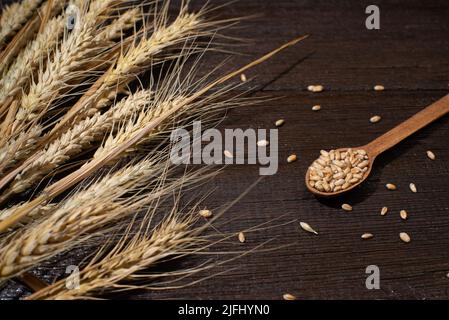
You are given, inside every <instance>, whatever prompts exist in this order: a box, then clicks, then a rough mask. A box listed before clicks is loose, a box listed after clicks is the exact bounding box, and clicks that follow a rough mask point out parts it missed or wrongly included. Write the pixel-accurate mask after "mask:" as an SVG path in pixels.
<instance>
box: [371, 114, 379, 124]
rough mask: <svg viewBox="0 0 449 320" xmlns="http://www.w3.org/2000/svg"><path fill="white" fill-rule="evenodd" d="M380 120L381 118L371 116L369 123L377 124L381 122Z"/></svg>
mask: <svg viewBox="0 0 449 320" xmlns="http://www.w3.org/2000/svg"><path fill="white" fill-rule="evenodd" d="M381 119H382V118H381V116H377V115H376V116H372V117H371V118H370V119H369V121H370V122H371V123H376V122H379V121H380V120H381Z"/></svg>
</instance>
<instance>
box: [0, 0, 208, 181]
mask: <svg viewBox="0 0 449 320" xmlns="http://www.w3.org/2000/svg"><path fill="white" fill-rule="evenodd" d="M97 1H98V0H97ZM166 10H167V9H164V10H163V12H165V11H166ZM186 10H187V9H186V7H183V8H182V9H181V11H180V14H179V15H178V17H177V19H176V20H175V21H174V22H173V23H172V24H170V25H168V26H166V25H165V23H166V22H165V15H163V17H162V18H159V20H158V22H157V23H156V25H160V26H157V27H155V30H154V32H153V34H152V35H151V37H150V38H148V39H147V38H145V37H144V38H142V39H141V40H140V42H139V43H138V44H136V45H133V46H132V47H131V48H130V49H129V50H128V51H127V52H126V54H125V55H122V56H121V57H120V58H119V60H118V62H117V64H116V65H115V66H114V68H111V69H109V71H108V72H106V74H104V75H103V76H102V77H101V78H99V79H98V80H97V82H96V83H95V84H94V85H93V86H92V88H91V89H92V90H90V91H93V92H87V93H86V94H85V95H84V96H83V97H82V98H81V99H80V100H79V101H78V102H77V104H76V105H75V106H74V107H72V108H71V110H69V112H68V113H67V115H66V116H65V117H64V118H63V119H62V120H61V121H60V122H59V124H58V125H57V126H56V127H55V128H54V129H53V130H52V132H51V133H50V134H48V135H47V136H46V137H45V139H44V141H42V142H41V144H45V142H47V141H52V140H53V138H54V137H55V136H57V135H56V133H58V131H59V129H61V128H62V127H66V126H67V124H68V122H69V121H72V120H73V119H72V118H73V117H75V116H76V117H77V118H80V114H85V115H90V114H94V113H95V112H96V111H97V110H98V109H101V108H104V107H105V106H107V105H109V104H110V102H111V101H112V100H113V99H114V98H115V97H116V95H117V94H118V93H119V92H120V91H121V90H123V87H125V85H126V84H127V83H129V82H130V81H131V80H132V79H134V78H135V76H136V74H138V73H140V72H142V71H143V70H145V67H148V66H149V65H150V64H151V61H152V59H154V57H155V55H157V54H158V53H161V52H162V51H163V49H166V48H168V47H170V46H173V45H176V44H179V43H183V42H185V41H186V40H188V39H190V37H193V36H198V35H201V34H209V33H211V32H212V28H213V26H216V24H217V23H213V22H210V23H209V22H206V21H204V19H203V18H202V15H203V12H202V11H200V12H198V13H196V14H189V13H187V12H186ZM208 29H211V30H209V31H206V30H208ZM120 88H122V89H120ZM19 113H20V111H19ZM19 113H18V115H19ZM25 113H28V111H26V112H25ZM19 117H22V116H20V115H19ZM34 138H36V137H34V136H33V139H34ZM16 148H20V149H22V150H23V149H24V146H18V147H16ZM35 148H36V144H33V145H29V150H26V151H25V150H23V151H22V153H23V154H25V153H26V154H27V155H30V154H31V153H32V152H33V151H34V149H35ZM22 159H23V158H21V159H19V158H17V157H15V158H14V159H12V160H10V161H11V162H12V164H9V161H5V162H4V164H3V165H4V166H6V165H7V166H8V168H10V167H12V166H13V165H14V164H16V163H18V162H20V161H21V160H22ZM0 171H2V172H5V171H6V170H5V169H4V168H3V167H1V166H0ZM17 171H19V170H17ZM8 178H9V179H10V178H13V175H10V176H9V177H8ZM9 179H8V180H9ZM5 183H6V182H5V181H3V183H2V185H5Z"/></svg>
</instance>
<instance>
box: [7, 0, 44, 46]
mask: <svg viewBox="0 0 449 320" xmlns="http://www.w3.org/2000/svg"><path fill="white" fill-rule="evenodd" d="M41 2H42V0H23V1H22V2H20V3H18V2H16V3H13V4H11V5H10V6H8V7H6V8H5V9H4V10H3V13H2V16H1V18H0V49H1V48H3V47H4V46H5V44H6V43H7V41H8V39H10V38H11V37H13V36H14V35H15V34H16V33H17V31H19V29H20V28H21V27H22V26H23V25H24V24H25V22H26V21H27V20H28V18H29V17H30V16H31V15H32V14H33V13H34V12H35V11H36V9H37V8H38V7H39V5H40V4H41Z"/></svg>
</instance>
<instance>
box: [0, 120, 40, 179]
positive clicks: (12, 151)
mask: <svg viewBox="0 0 449 320" xmlns="http://www.w3.org/2000/svg"><path fill="white" fill-rule="evenodd" d="M41 133H42V127H41V126H32V127H31V128H30V129H29V130H28V131H22V132H20V133H19V134H18V135H17V137H13V138H11V139H9V141H7V143H6V144H5V145H4V146H2V147H0V164H1V165H0V167H1V169H0V173H4V172H5V171H6V170H8V169H9V168H11V167H13V166H14V165H15V164H16V163H17V162H19V161H20V160H22V159H25V158H26V157H28V156H29V155H30V153H31V152H32V150H33V149H34V146H35V145H36V143H37V142H38V139H39V137H40V136H41Z"/></svg>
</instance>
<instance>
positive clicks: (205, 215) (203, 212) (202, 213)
mask: <svg viewBox="0 0 449 320" xmlns="http://www.w3.org/2000/svg"><path fill="white" fill-rule="evenodd" d="M200 216H202V217H203V218H210V217H212V211H210V210H207V209H203V210H200Z"/></svg>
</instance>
